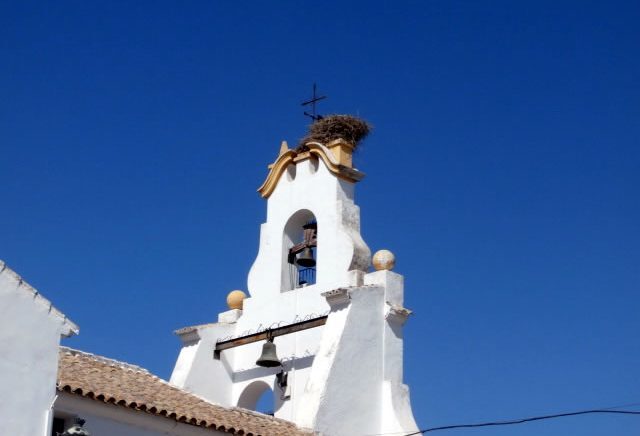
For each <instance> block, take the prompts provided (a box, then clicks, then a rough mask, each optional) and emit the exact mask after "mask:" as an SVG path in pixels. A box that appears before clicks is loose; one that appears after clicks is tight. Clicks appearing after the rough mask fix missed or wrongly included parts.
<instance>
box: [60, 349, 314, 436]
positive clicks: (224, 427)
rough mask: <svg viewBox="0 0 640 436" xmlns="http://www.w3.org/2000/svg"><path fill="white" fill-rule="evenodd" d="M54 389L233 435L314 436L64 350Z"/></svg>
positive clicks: (130, 368) (137, 369)
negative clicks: (56, 385)
mask: <svg viewBox="0 0 640 436" xmlns="http://www.w3.org/2000/svg"><path fill="white" fill-rule="evenodd" d="M58 390H60V391H64V392H70V393H73V394H77V395H81V396H83V397H86V398H91V399H93V400H96V401H102V402H105V403H111V404H116V405H120V406H123V407H128V408H130V409H134V410H139V411H141V412H146V413H151V414H153V415H158V416H163V417H166V418H169V419H174V420H175V421H178V422H184V423H187V424H192V425H196V426H201V427H205V428H210V429H212V430H218V431H222V432H226V433H231V434H236V435H246V436H251V435H253V436H259V435H262V436H271V435H274V436H275V435H277V436H302V435H306V436H308V435H310V434H312V433H311V432H308V431H304V430H302V429H300V428H298V427H296V425H295V424H293V423H291V422H289V421H285V420H282V419H278V418H274V417H272V416H267V415H263V414H261V413H257V412H253V411H251V410H246V409H241V408H237V407H232V408H227V407H222V406H219V405H216V404H212V403H209V402H207V401H206V400H203V399H202V398H200V397H198V396H196V395H193V394H191V393H188V392H186V391H183V390H181V389H179V388H176V387H175V386H172V385H170V384H169V383H167V382H166V381H164V380H162V379H160V378H158V377H156V376H155V375H153V374H151V373H150V372H148V371H147V370H145V369H143V368H140V367H137V366H134V365H130V364H127V363H123V362H118V361H116V360H111V359H107V358H105V357H101V356H96V355H93V354H89V353H85V352H82V351H78V350H73V349H71V348H67V347H60V363H59V367H58Z"/></svg>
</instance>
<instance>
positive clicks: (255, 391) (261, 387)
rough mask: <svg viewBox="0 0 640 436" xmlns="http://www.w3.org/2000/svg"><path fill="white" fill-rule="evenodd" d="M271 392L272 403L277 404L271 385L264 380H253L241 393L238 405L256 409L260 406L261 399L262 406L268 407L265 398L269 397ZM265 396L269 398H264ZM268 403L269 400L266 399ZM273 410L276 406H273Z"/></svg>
mask: <svg viewBox="0 0 640 436" xmlns="http://www.w3.org/2000/svg"><path fill="white" fill-rule="evenodd" d="M269 394H271V404H273V405H274V406H275V404H274V398H273V390H272V389H271V386H269V385H268V384H267V382H265V381H263V380H256V381H253V382H251V383H249V384H248V385H247V386H246V387H245V388H244V390H243V391H242V393H241V394H240V397H239V398H238V407H242V408H244V409H249V410H256V409H257V407H258V401H259V400H260V403H261V404H260V408H265V407H267V408H268V406H267V405H266V404H265V401H264V400H265V399H266V400H268V399H269V398H268V395H269ZM263 396H266V397H267V398H264V399H263ZM266 403H268V401H266ZM272 410H275V407H272Z"/></svg>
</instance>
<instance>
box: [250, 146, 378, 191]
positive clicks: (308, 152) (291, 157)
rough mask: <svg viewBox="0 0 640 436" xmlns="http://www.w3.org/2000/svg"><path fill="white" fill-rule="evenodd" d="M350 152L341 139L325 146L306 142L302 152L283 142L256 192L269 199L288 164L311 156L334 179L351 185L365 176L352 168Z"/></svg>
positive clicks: (349, 147)
mask: <svg viewBox="0 0 640 436" xmlns="http://www.w3.org/2000/svg"><path fill="white" fill-rule="evenodd" d="M352 152H353V145H352V144H350V143H348V142H346V141H344V140H342V139H336V140H335V141H331V142H330V143H329V144H327V145H324V144H321V143H319V142H308V143H307V144H305V147H304V150H303V151H297V150H292V149H288V148H287V146H286V143H284V142H283V144H282V148H281V149H280V155H279V156H278V158H277V159H276V161H275V162H274V163H272V164H271V165H269V174H268V175H267V178H266V180H265V181H264V183H263V184H262V186H260V187H259V188H258V192H259V193H260V195H261V196H262V198H269V196H270V195H271V194H272V193H273V190H274V189H275V188H276V186H277V185H278V181H279V180H280V177H282V175H283V174H284V172H285V170H286V169H287V167H288V166H289V165H290V164H294V165H296V164H298V163H299V162H302V161H304V160H307V159H309V158H311V157H313V156H315V157H317V158H319V159H320V160H321V161H322V162H323V163H324V164H325V166H326V167H327V169H328V170H329V171H330V172H331V174H333V175H335V176H336V177H339V178H341V179H344V180H347V181H349V182H352V183H355V182H359V181H360V180H362V179H363V178H364V176H365V174H364V173H363V172H361V171H358V170H357V169H355V168H353V167H352V161H351V155H352Z"/></svg>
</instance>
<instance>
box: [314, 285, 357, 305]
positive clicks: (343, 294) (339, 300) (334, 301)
mask: <svg viewBox="0 0 640 436" xmlns="http://www.w3.org/2000/svg"><path fill="white" fill-rule="evenodd" d="M320 295H322V296H323V297H324V298H326V299H327V303H329V306H331V309H335V308H337V306H342V305H345V304H349V302H350V300H351V297H350V296H349V289H347V288H338V289H334V290H332V291H327V292H323V293H322V294H320Z"/></svg>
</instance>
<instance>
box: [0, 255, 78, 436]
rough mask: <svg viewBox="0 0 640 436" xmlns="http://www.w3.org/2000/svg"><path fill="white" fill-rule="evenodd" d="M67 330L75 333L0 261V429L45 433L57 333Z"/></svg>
mask: <svg viewBox="0 0 640 436" xmlns="http://www.w3.org/2000/svg"><path fill="white" fill-rule="evenodd" d="M73 333H77V327H76V326H75V325H74V324H73V323H71V322H70V321H69V320H67V319H66V317H65V316H64V315H63V314H62V313H60V312H59V311H58V310H56V309H55V308H54V307H53V306H52V305H51V303H50V302H49V301H48V300H47V299H45V298H44V297H42V296H41V295H40V293H38V291H36V290H35V289H34V288H32V287H31V286H29V284H27V283H26V282H25V281H24V280H22V278H21V277H20V276H19V275H18V274H16V273H15V272H14V271H12V270H11V269H10V268H9V267H8V266H6V265H5V264H4V262H1V261H0V386H2V395H0V421H1V422H2V433H3V434H7V435H24V436H45V435H47V432H48V429H49V423H50V419H51V417H50V409H51V406H52V404H53V400H54V398H55V393H56V374H57V371H58V346H59V344H60V336H61V335H62V336H67V335H70V334H73ZM47 436H48V435H47Z"/></svg>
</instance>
